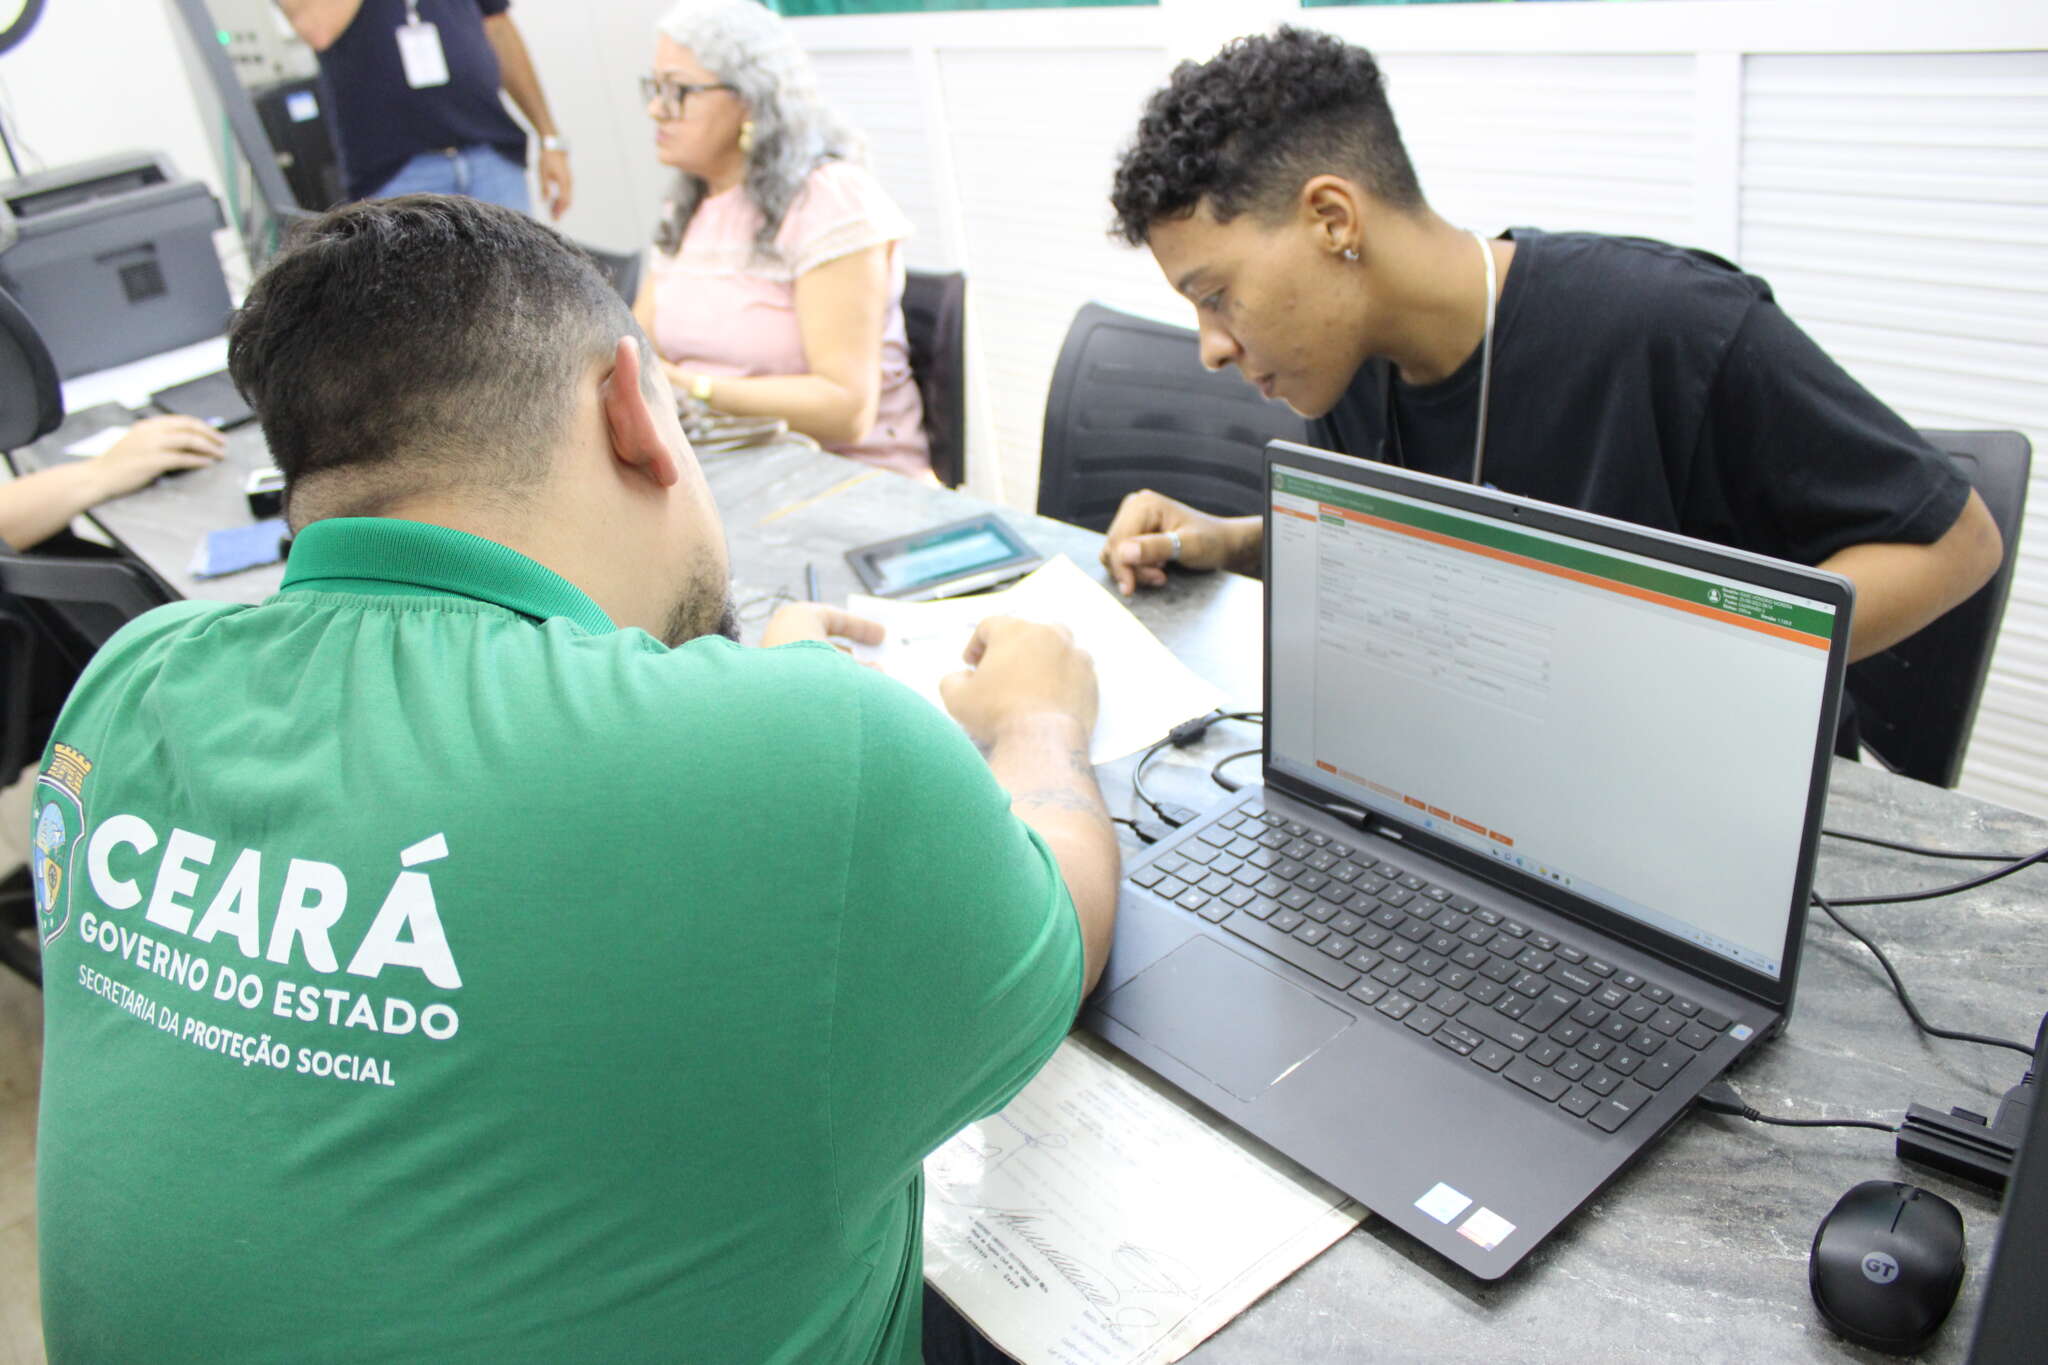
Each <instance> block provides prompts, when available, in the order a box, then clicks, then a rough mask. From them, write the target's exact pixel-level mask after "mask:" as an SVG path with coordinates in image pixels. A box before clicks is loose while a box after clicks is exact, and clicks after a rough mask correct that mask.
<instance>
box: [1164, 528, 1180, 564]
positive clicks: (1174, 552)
mask: <svg viewBox="0 0 2048 1365" xmlns="http://www.w3.org/2000/svg"><path fill="white" fill-rule="evenodd" d="M1166 539H1167V540H1168V541H1169V542H1170V543H1171V548H1169V549H1168V550H1167V552H1166V562H1167V563H1169V564H1178V563H1179V562H1180V532H1178V531H1168V532H1167V533H1166Z"/></svg>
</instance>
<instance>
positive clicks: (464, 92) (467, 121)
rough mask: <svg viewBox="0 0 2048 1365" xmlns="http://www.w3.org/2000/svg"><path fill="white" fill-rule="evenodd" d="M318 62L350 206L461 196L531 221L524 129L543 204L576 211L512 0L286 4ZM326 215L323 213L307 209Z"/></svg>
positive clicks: (308, 0) (294, 0)
mask: <svg viewBox="0 0 2048 1365" xmlns="http://www.w3.org/2000/svg"><path fill="white" fill-rule="evenodd" d="M277 5H278V8H279V9H280V10H282V11H283V12H284V15H285V18H286V19H288V20H290V22H291V25H292V28H293V29H294V30H295V31H296V32H297V33H298V35H299V36H300V37H301V38H303V39H305V41H306V43H307V44H308V45H309V46H310V47H311V48H312V49H313V51H314V53H315V55H317V56H318V58H319V60H320V86H321V90H322V92H323V93H324V95H325V98H326V101H327V108H328V109H329V110H330V111H332V114H333V126H334V132H335V142H336V150H337V151H339V153H340V155H341V169H342V178H343V181H344V183H345V184H346V185H347V188H348V194H349V197H350V198H351V199H383V198H389V197H392V196H394V195H400V194H460V195H466V196H468V197H469V198H472V199H484V200H488V201H490V202H491V203H494V204H502V205H504V206H505V207H507V208H514V209H518V210H520V211H521V212H523V213H530V212H532V211H533V204H532V198H531V196H530V194H529V193H528V190H527V183H526V133H525V132H524V130H522V129H521V128H520V127H519V125H518V124H517V123H515V122H513V121H512V117H511V115H509V114H508V113H506V112H505V106H504V103H503V102H502V101H501V100H500V99H499V92H500V91H501V90H502V91H503V92H504V93H505V94H508V95H510V96H511V97H512V102H513V103H514V104H516V105H518V106H519V111H520V112H521V113H522V114H524V115H526V120H527V122H528V123H530V124H532V125H533V129H534V132H535V133H537V134H538V135H539V137H540V158H539V167H538V169H539V172H540V188H541V198H542V199H543V200H544V201H545V202H546V203H547V206H548V211H549V214H550V215H551V216H552V217H555V218H560V217H561V216H562V215H563V214H564V213H565V212H567V211H568V208H569V200H570V190H571V179H570V175H569V147H568V144H567V143H566V142H564V141H563V140H562V138H561V136H560V135H559V133H558V131H557V129H556V127H555V121H554V117H553V116H552V115H551V114H550V113H549V112H548V102H547V97H546V96H545V95H544V94H542V92H541V88H540V77H539V76H538V75H537V74H535V72H534V69H533V61H532V59H531V58H530V57H529V56H528V55H527V51H526V43H525V40H524V39H522V38H521V37H520V36H519V30H518V29H517V28H516V27H515V26H514V25H513V23H512V16H511V14H510V12H509V10H510V6H511V0H277ZM308 207H316V208H324V207H326V206H325V205H308Z"/></svg>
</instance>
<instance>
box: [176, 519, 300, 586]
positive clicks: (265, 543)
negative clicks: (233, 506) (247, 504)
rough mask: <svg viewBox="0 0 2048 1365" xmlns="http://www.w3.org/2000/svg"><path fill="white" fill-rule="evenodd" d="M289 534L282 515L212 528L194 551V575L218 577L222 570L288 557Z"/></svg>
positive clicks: (235, 571) (253, 567)
mask: <svg viewBox="0 0 2048 1365" xmlns="http://www.w3.org/2000/svg"><path fill="white" fill-rule="evenodd" d="M289 538H290V531H289V530H288V529H287V528H286V526H285V522H284V518H283V517H270V518H268V519H267V520H264V521H257V522H251V523H250V524H249V525H247V526H230V527H228V528H227V529H226V530H224V531H209V532H207V534H206V538H205V539H204V540H202V541H200V542H199V548H198V549H197V550H196V551H194V552H193V555H192V576H193V577H194V578H219V577H220V576H221V575H222V574H231V573H239V572H241V571H242V570H243V569H255V568H261V567H262V566H263V565H265V564H275V563H277V562H278V561H280V560H282V559H283V558H284V557H285V554H286V553H287V541H288V540H289Z"/></svg>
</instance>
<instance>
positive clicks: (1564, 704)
mask: <svg viewBox="0 0 2048 1365" xmlns="http://www.w3.org/2000/svg"><path fill="white" fill-rule="evenodd" d="M1275 461H1276V462H1275V463H1274V464H1272V465H1271V466H1270V469H1271V473H1272V478H1271V480H1270V487H1269V494H1270V498H1271V516H1270V518H1269V526H1270V528H1271V529H1270V532H1269V548H1268V554H1269V569H1268V573H1269V577H1268V579H1267V583H1266V592H1267V597H1268V601H1269V603H1270V604H1271V606H1270V611H1269V616H1270V625H1269V630H1270V635H1271V650H1272V654H1271V658H1270V663H1269V681H1268V689H1269V690H1268V698H1267V727H1268V736H1269V744H1270V751H1269V752H1270V762H1271V765H1272V767H1273V768H1274V769H1276V770H1278V771H1279V772H1281V773H1283V774H1285V775H1287V776H1291V777H1295V778H1298V779H1300V780H1302V781H1306V782H1311V783H1313V784H1315V785H1316V786H1318V787H1320V788H1322V789H1324V790H1326V791H1329V792H1332V793H1334V794H1337V795H1339V796H1341V797H1343V798H1344V799H1346V800H1348V801H1350V802H1352V803H1353V804H1356V805H1358V806H1360V807H1362V808H1364V809H1366V810H1367V811H1370V812H1374V813H1377V814H1380V815H1382V816H1387V817H1392V818H1394V819H1397V820H1400V821H1401V822H1403V823H1405V824H1407V825H1409V826H1413V827H1420V828H1422V829H1425V830H1427V831H1429V832H1430V833H1431V834H1433V835H1435V836H1437V837H1438V838H1441V839H1444V840H1448V841H1450V842H1451V843H1453V844H1455V845H1460V846H1462V847H1464V848H1465V849H1467V850H1469V851H1471V852H1473V853H1477V854H1483V855H1484V856H1485V857H1487V858H1490V859H1493V860H1495V861H1497V862H1500V863H1503V864H1507V865H1509V866H1511V867H1513V868H1515V869H1517V870H1518V871H1520V872H1521V873H1524V874H1526V875H1528V876H1531V877H1535V878H1538V879H1540V880H1542V881H1544V882H1546V883H1550V884H1552V885H1554V886H1555V887H1556V888H1558V889H1560V890H1562V891H1564V892H1565V893H1567V894H1568V895H1570V896H1575V897H1580V898H1583V899H1585V900H1587V901H1590V902H1592V903H1594V904H1596V905H1599V906H1603V907H1605V908H1607V909H1608V910H1611V911H1613V912H1614V913H1616V914H1618V915H1621V916H1623V917H1626V918H1628V919H1631V920H1634V921H1636V922H1637V923H1639V924H1641V925H1642V926H1644V927H1645V928H1647V929H1650V930H1653V931H1657V932H1660V933H1662V934H1666V935H1671V936H1674V937H1677V938H1679V939H1681V940H1684V941H1686V942H1688V943H1691V944H1693V945H1696V946H1697V947H1698V948H1699V949H1700V950H1703V951H1704V952H1706V953H1708V954H1710V955H1714V956H1717V957H1719V958H1722V959H1725V960H1727V961H1728V962H1730V963H1733V964H1736V965H1738V966H1740V967H1742V968H1745V969H1747V970H1749V971H1751V972H1756V973H1761V974H1763V975H1765V976H1767V977H1770V978H1772V979H1773V980H1778V979H1780V978H1781V977H1782V974H1783V972H1784V970H1785V963H1784V962H1783V961H1781V958H1782V956H1783V954H1784V952H1785V951H1786V942H1787V934H1788V931H1789V925H1790V917H1791V914H1792V909H1793V902H1794V898H1795V895H1796V894H1798V893H1797V890H1796V888H1797V887H1798V885H1799V866H1800V851H1801V846H1802V839H1803V838H1804V836H1805V830H1806V824H1807V803H1808V799H1809V794H1810V791H1811V789H1812V784H1813V776H1814V766H1815V744H1816V736H1817V734H1818V732H1819V726H1820V724H1821V719H1822V715H1823V713H1824V710H1825V705H1826V699H1827V696H1828V686H1827V679H1828V661H1829V660H1828V655H1829V644H1830V638H1831V635H1832V633H1833V631H1834V628H1835V624H1836V623H1835V608H1834V607H1833V606H1831V605H1830V604H1829V603H1826V602H1822V601H1816V600H1812V599H1809V598H1805V597H1799V596H1793V595H1788V594H1786V593H1783V592H1779V591H1775V590H1769V589H1765V588H1761V587H1759V586H1758V585H1757V584H1756V583H1755V582H1753V581H1744V580H1742V579H1739V578H1734V577H1723V576H1719V575H1717V574H1714V573H1711V572H1704V571H1699V570H1696V569H1693V568H1688V567H1685V566H1683V565H1682V564H1679V563H1674V562H1673V561H1672V560H1670V559H1662V558H1653V557H1649V556H1646V555H1644V554H1639V553H1631V552H1629V551H1626V550H1622V549H1618V548H1614V547H1612V546H1610V545H1608V544H1604V543H1599V542H1596V541H1594V540H1585V539H1575V538H1572V537H1570V536H1568V535H1566V534H1559V533H1557V532H1555V531H1551V530H1544V529H1538V528H1537V527H1536V526H1534V525H1529V524H1523V523H1522V522H1521V521H1520V519H1519V518H1518V519H1516V520H1512V521H1511V520H1509V519H1508V515H1507V513H1506V512H1505V511H1503V514H1502V515H1501V516H1499V517H1491V516H1486V515H1477V514H1473V513H1470V512H1467V511H1465V510H1462V509H1461V508H1458V507H1453V506H1448V505H1445V503H1441V502H1435V501H1425V500H1423V499H1420V498H1416V497H1411V496H1406V495H1404V494H1402V493H1400V492H1396V491H1389V490H1386V489H1383V488H1381V487H1380V486H1378V485H1379V481H1377V480H1376V481H1374V482H1373V483H1372V484H1370V485H1369V484H1366V483H1362V482H1361V483H1353V482H1349V481H1346V480H1344V479H1342V478H1341V476H1333V475H1332V474H1330V473H1329V472H1328V471H1327V470H1324V469H1313V470H1312V469H1310V468H1307V467H1299V466H1292V465H1289V464H1288V463H1286V460H1285V457H1284V456H1282V455H1278V454H1276V456H1275ZM1414 486H1418V487H1421V485H1419V484H1417V485H1414ZM1424 491H1426V488H1425V490H1424ZM1463 491H1465V492H1468V493H1469V492H1471V490H1463ZM1467 500H1468V501H1469V499H1467ZM1539 519H1540V518H1539ZM1548 520H1550V521H1552V522H1556V520H1557V519H1556V518H1549V519H1548ZM1639 543H1645V544H1646V545H1647V546H1648V548H1651V549H1652V550H1654V549H1655V548H1656V547H1655V545H1654V544H1652V543H1648V542H1639ZM1736 571H1737V572H1739V571H1740V569H1739V567H1738V568H1737V570H1736Z"/></svg>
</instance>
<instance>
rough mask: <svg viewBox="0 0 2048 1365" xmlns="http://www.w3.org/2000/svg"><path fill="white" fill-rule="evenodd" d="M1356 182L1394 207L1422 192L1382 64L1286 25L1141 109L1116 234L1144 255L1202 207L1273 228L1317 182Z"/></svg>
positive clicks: (1229, 52) (1185, 71)
mask: <svg viewBox="0 0 2048 1365" xmlns="http://www.w3.org/2000/svg"><path fill="white" fill-rule="evenodd" d="M1323 174H1331V175H1341V176H1344V177H1346V178H1347V179H1350V180H1355V181H1357V182H1358V183H1359V184H1360V185H1362V186H1364V187H1365V188H1366V189H1367V190H1369V191H1370V192H1371V193H1372V194H1374V195H1375V196H1377V197H1378V198H1379V199H1381V200H1383V201H1385V202H1386V203H1389V204H1392V205H1394V206H1395V207H1397V208H1403V209H1413V208H1420V207H1421V206H1422V202H1423V201H1422V186H1421V184H1420V183H1419V182H1418V181H1417V180H1416V178H1415V168H1414V166H1413V165H1412V164H1410V162H1409V160H1408V151H1407V149H1406V148H1405V147H1403V146H1402V145H1401V132H1400V129H1399V128H1397V127H1396V126H1395V125H1394V111H1393V110H1392V109H1391V108H1389V107H1388V105H1387V91H1386V82H1385V81H1384V80H1383V79H1382V77H1381V75H1380V67H1379V63H1378V62H1376V61H1374V60H1373V56H1372V54H1371V53H1370V52H1367V51H1366V50H1365V49H1364V48H1361V47H1353V46H1352V45H1351V44H1349V43H1346V42H1344V41H1343V40H1342V39H1339V38H1335V37H1332V36H1331V35H1330V34H1327V33H1317V32H1313V31H1310V30H1306V29H1299V28H1292V27H1287V26H1283V27H1281V28H1280V29H1278V30H1276V31H1275V32H1273V33H1272V34H1270V35H1263V34H1261V35H1254V36H1251V37H1245V38H1238V39H1234V40H1233V41H1231V42H1230V43H1229V44H1227V45H1226V46H1225V47H1224V48H1223V50H1222V51H1221V52H1218V53H1217V54H1216V55H1215V56H1214V57H1212V58H1210V59H1209V60H1208V61H1206V62H1201V63H1196V62H1182V63H1181V64H1180V65H1179V66H1178V67H1176V68H1175V69H1174V73H1173V76H1172V79H1170V80H1169V81H1168V82H1167V84H1166V86H1165V88H1164V89H1161V90H1160V91H1158V92H1157V93H1155V94H1154V95H1153V96H1152V98H1151V99H1150V100H1149V101H1148V102H1147V103H1146V105H1145V116H1144V117H1143V118H1142V119H1141V120H1139V122H1138V136H1137V139H1136V141H1134V142H1133V143H1132V144H1131V147H1130V149H1129V150H1128V151H1126V152H1125V153H1124V157H1123V162H1122V164H1120V165H1119V166H1118V167H1117V171H1116V183H1115V186H1114V188H1113V189H1112V190H1111V191H1110V196H1109V198H1110V203H1111V205H1112V206H1114V208H1115V209H1116V222H1115V224H1114V225H1113V227H1112V228H1111V232H1112V234H1113V235H1116V236H1119V237H1121V238H1123V240H1124V241H1126V242H1128V243H1129V244H1130V245H1132V246H1142V245H1144V243H1145V239H1146V237H1147V236H1148V235H1149V234H1150V232H1151V230H1152V227H1153V225H1154V224H1155V223H1158V222H1160V221H1162V220H1164V219H1169V218H1185V217H1187V216H1188V215H1190V214H1192V213H1193V212H1194V211H1195V208H1196V206H1197V205H1199V204H1201V203H1203V202H1204V201H1206V202H1207V203H1208V205H1209V209H1210V212H1212V213H1213V214H1215V216H1216V219H1217V221H1219V222H1229V221H1230V220H1231V219H1233V218H1235V217H1237V216H1238V215H1239V214H1242V213H1245V212H1247V211H1249V212H1252V213H1254V214H1256V215H1258V216H1259V217H1260V218H1261V219H1262V220H1264V221H1269V222H1270V221H1277V220H1278V219H1279V218H1281V217H1283V216H1284V215H1285V214H1286V213H1287V212H1288V211H1289V209H1290V207H1291V205H1292V204H1293V202H1294V196H1295V194H1296V193H1297V192H1298V191H1299V190H1300V189H1301V187H1302V185H1303V184H1304V183H1306V182H1307V181H1308V180H1309V179H1310V178H1311V177H1312V176H1317V175H1323Z"/></svg>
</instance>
